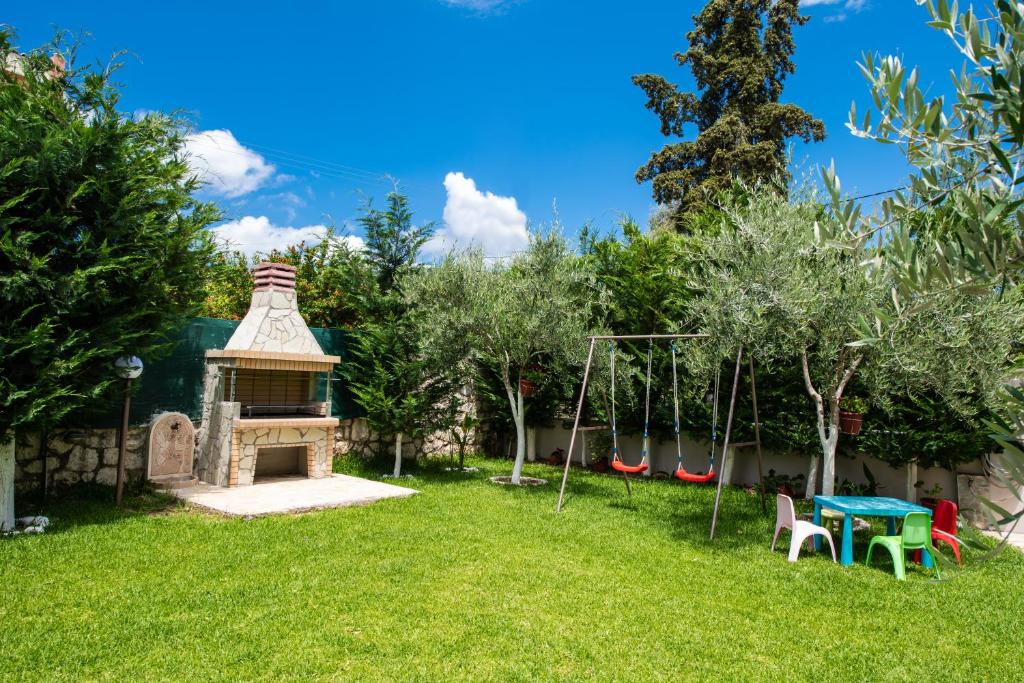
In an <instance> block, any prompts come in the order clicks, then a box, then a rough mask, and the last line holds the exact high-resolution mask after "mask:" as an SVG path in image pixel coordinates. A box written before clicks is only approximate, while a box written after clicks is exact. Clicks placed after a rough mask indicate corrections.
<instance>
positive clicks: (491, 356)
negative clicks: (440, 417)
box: [409, 229, 603, 482]
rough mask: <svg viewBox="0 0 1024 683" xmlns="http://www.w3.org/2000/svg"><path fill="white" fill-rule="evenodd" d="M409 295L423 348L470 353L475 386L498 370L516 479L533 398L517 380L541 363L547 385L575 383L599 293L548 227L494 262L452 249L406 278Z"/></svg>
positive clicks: (475, 253) (476, 253)
mask: <svg viewBox="0 0 1024 683" xmlns="http://www.w3.org/2000/svg"><path fill="white" fill-rule="evenodd" d="M409 296H410V299H411V300H412V301H414V302H416V305H417V306H418V307H419V308H420V309H421V311H422V313H423V317H422V319H421V326H420V331H419V335H420V336H421V337H422V338H423V339H424V340H426V342H425V343H426V344H427V346H428V347H429V348H435V349H445V350H446V351H447V352H448V353H452V354H453V355H461V356H462V357H465V358H471V359H472V360H474V361H475V362H476V365H477V367H478V368H479V370H480V374H481V376H482V377H483V378H484V380H485V381H483V382H478V387H486V386H487V382H488V381H489V378H493V377H494V376H495V375H496V376H497V378H498V380H499V382H500V387H501V389H503V390H504V392H505V398H506V399H507V401H508V409H509V412H510V413H511V416H512V420H513V422H514V424H515V427H516V435H517V450H516V465H515V468H514V470H513V475H512V477H513V481H515V482H518V477H519V472H520V470H521V469H522V464H523V460H524V458H525V455H526V452H525V427H526V411H527V403H532V400H531V401H529V402H528V401H526V400H525V397H524V396H523V395H522V392H521V391H520V387H519V380H520V379H521V378H522V377H523V374H524V373H525V372H527V371H529V370H530V369H531V368H533V367H534V366H537V365H540V366H542V367H543V368H544V376H545V382H544V383H545V384H547V383H548V381H549V380H550V381H551V382H552V386H553V387H559V386H561V387H564V388H571V387H573V386H575V384H576V382H577V381H578V380H577V379H576V378H577V376H578V373H579V370H580V368H581V367H582V366H583V365H584V362H585V359H586V348H587V345H586V337H587V335H588V334H590V333H591V330H592V329H593V326H594V321H595V320H598V319H599V316H600V310H601V304H602V302H603V296H602V295H601V294H600V293H599V292H598V290H597V288H596V286H595V283H594V279H593V276H592V274H591V273H590V272H589V270H588V269H587V268H586V264H585V262H584V261H583V259H581V258H580V257H579V256H577V255H576V254H573V253H572V252H571V251H570V250H569V247H568V245H567V244H566V241H565V238H564V237H563V236H562V235H561V234H560V233H559V232H558V231H557V230H554V229H552V230H551V231H550V232H548V233H541V234H534V235H532V236H531V238H530V244H529V247H528V248H527V249H526V251H525V252H523V253H520V254H517V255H516V256H513V257H511V258H510V259H508V260H506V261H502V262H498V263H489V262H488V260H487V259H485V258H484V255H483V254H482V253H480V252H479V251H478V250H470V251H467V252H462V253H454V254H450V255H449V256H448V257H447V258H446V259H445V260H444V261H442V262H441V263H439V264H437V265H436V266H434V267H432V268H430V269H427V270H425V271H423V273H422V274H421V275H420V276H419V277H418V278H415V279H414V280H413V281H412V282H411V287H410V290H409ZM487 373H490V375H488V374H487ZM562 391H563V392H564V389H562ZM481 393H484V394H485V395H486V392H481ZM496 394H497V392H496V391H492V396H496ZM563 395H564V393H563Z"/></svg>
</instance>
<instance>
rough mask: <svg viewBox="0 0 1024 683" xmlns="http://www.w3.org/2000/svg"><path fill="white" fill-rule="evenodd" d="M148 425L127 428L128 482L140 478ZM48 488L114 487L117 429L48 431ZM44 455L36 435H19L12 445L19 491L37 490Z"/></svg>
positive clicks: (126, 464)
mask: <svg viewBox="0 0 1024 683" xmlns="http://www.w3.org/2000/svg"><path fill="white" fill-rule="evenodd" d="M148 432H149V426H148V425H146V426H143V427H130V428H129V429H128V438H127V441H126V443H125V446H126V450H125V474H126V476H127V478H128V480H129V481H131V480H136V479H141V478H142V477H143V474H144V467H145V450H146V435H147V434H148ZM43 457H45V459H46V478H47V489H48V490H54V489H60V488H65V487H68V486H73V485H75V484H82V483H86V484H90V483H96V484H104V485H108V486H113V485H114V482H115V481H116V479H117V430H116V429H62V430H60V431H56V432H53V433H51V434H50V436H49V438H48V439H47V444H46V449H45V453H44V455H43ZM43 457H40V454H39V435H38V434H28V435H21V436H19V437H18V441H17V446H16V448H15V462H16V465H15V474H14V481H15V487H16V489H17V490H18V492H20V493H24V492H28V491H32V490H37V489H38V488H39V485H40V482H41V477H42V472H43Z"/></svg>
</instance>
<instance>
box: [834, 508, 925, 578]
mask: <svg viewBox="0 0 1024 683" xmlns="http://www.w3.org/2000/svg"><path fill="white" fill-rule="evenodd" d="M822 508H828V509H830V510H838V511H839V512H842V513H843V548H842V554H841V557H840V559H839V564H843V565H851V564H853V516H854V515H859V516H861V517H885V518H886V522H887V534H888V535H889V536H895V535H896V519H897V518H900V519H902V518H903V517H904V516H905V515H906V514H907V513H908V512H926V513H928V516H929V517H931V514H932V511H931V510H929V509H928V508H926V507H922V506H920V505H915V504H914V503H910V502H907V501H905V500H900V499H899V498H877V497H875V496H815V497H814V523H815V524H817V525H819V526H820V525H821V509H822ZM820 544H821V540H820V539H819V537H818V536H815V537H814V549H815V550H820ZM922 555H923V558H922V562H921V565H922V566H923V567H931V566H932V558H931V555H930V554H929V553H922Z"/></svg>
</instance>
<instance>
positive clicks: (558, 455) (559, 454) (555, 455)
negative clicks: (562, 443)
mask: <svg viewBox="0 0 1024 683" xmlns="http://www.w3.org/2000/svg"><path fill="white" fill-rule="evenodd" d="M563 462H565V449H564V448H556V449H555V450H553V451H551V455H549V456H548V464H549V465H561V464H562V463H563Z"/></svg>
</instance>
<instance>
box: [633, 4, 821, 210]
mask: <svg viewBox="0 0 1024 683" xmlns="http://www.w3.org/2000/svg"><path fill="white" fill-rule="evenodd" d="M798 5H799V0H710V2H708V4H707V5H706V6H705V7H704V9H703V10H702V11H701V12H700V14H698V15H697V16H695V17H694V29H693V30H692V31H691V32H690V33H689V34H687V36H686V39H687V41H688V42H689V44H690V47H689V49H688V50H687V51H686V52H683V53H676V55H675V59H676V61H677V62H678V63H679V65H680V66H689V68H690V71H691V72H692V73H693V77H694V80H695V81H696V83H697V90H698V91H699V92H680V91H679V89H678V88H677V87H676V86H675V85H674V84H672V83H670V82H669V81H668V80H666V79H665V78H663V77H662V76H658V75H656V74H640V75H637V76H634V77H633V83H635V84H636V85H637V86H639V87H640V88H642V89H643V91H644V92H645V93H646V94H647V98H648V100H647V105H646V106H647V108H648V109H650V110H651V111H653V112H654V113H655V114H657V115H658V118H659V119H660V120H661V133H662V135H664V136H666V137H676V138H682V137H684V136H685V135H686V127H687V126H689V125H695V126H696V127H697V131H698V134H697V138H696V140H685V141H683V142H675V143H671V144H668V145H665V147H663V148H662V149H661V150H660V151H658V152H655V153H654V154H653V155H652V156H651V158H650V159H649V160H648V161H647V163H646V164H644V165H643V166H642V167H640V169H639V170H638V171H637V173H636V179H637V182H639V183H644V182H647V181H653V186H654V199H655V200H656V201H657V202H658V203H659V204H662V205H667V206H670V207H671V209H672V218H673V220H674V222H675V223H676V225H677V227H680V224H679V222H678V220H679V219H680V218H681V217H683V216H685V215H687V214H693V213H696V212H699V211H700V210H701V209H702V208H703V207H704V206H706V204H707V202H708V199H709V197H713V196H715V195H716V194H718V193H719V192H721V191H723V190H725V189H727V188H728V187H729V186H730V184H731V183H732V181H733V179H734V178H737V177H738V178H741V179H743V180H744V181H747V182H757V181H761V182H771V183H777V184H780V185H783V186H784V185H785V183H786V181H787V180H788V174H787V171H786V141H787V140H788V139H790V138H793V137H798V138H800V139H802V140H803V141H805V142H810V141H811V140H814V141H816V142H817V141H821V140H823V139H824V138H825V126H824V124H823V123H822V122H821V121H820V120H818V119H815V118H814V117H812V116H811V115H810V114H809V113H807V112H806V111H804V110H803V109H801V108H800V107H798V106H796V105H793V104H781V103H780V102H779V98H780V97H781V95H782V89H783V84H784V82H785V79H786V76H787V75H789V74H791V73H793V72H794V64H793V60H792V58H791V57H792V54H793V51H794V49H795V44H794V42H793V26H794V25H797V26H802V25H804V24H805V23H807V21H808V19H809V17H806V16H801V15H800V12H799V6H798ZM780 189H782V188H781V187H780Z"/></svg>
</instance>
